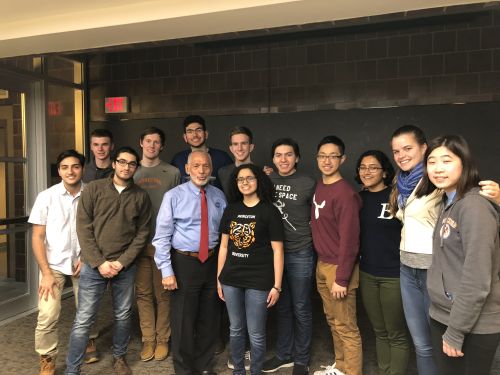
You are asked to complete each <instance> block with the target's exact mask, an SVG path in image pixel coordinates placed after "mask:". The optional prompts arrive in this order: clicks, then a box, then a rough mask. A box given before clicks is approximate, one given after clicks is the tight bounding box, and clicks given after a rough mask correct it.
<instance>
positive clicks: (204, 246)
mask: <svg viewBox="0 0 500 375" xmlns="http://www.w3.org/2000/svg"><path fill="white" fill-rule="evenodd" d="M200 199H201V227H200V249H199V252H198V259H199V260H200V262H201V263H205V261H206V260H207V259H208V207H207V196H206V195H205V190H204V189H201V190H200Z"/></svg>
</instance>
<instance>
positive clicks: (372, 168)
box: [358, 165, 384, 173]
mask: <svg viewBox="0 0 500 375" xmlns="http://www.w3.org/2000/svg"><path fill="white" fill-rule="evenodd" d="M379 169H384V168H382V167H376V166H374V165H369V166H368V167H366V166H364V165H362V166H361V167H358V171H360V172H366V171H368V172H370V173H375V172H377V171H378V170H379Z"/></svg>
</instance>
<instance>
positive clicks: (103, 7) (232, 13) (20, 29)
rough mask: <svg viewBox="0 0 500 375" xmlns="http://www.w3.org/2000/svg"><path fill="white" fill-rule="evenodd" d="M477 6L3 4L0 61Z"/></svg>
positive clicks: (200, 0)
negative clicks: (0, 59) (452, 7)
mask: <svg viewBox="0 0 500 375" xmlns="http://www.w3.org/2000/svg"><path fill="white" fill-rule="evenodd" d="M483 2H486V1H474V0H462V1H460V0H397V1H395V0H380V1H373V0H210V1H207V0H105V1H102V0H85V1H71V0H44V1H40V0H2V1H1V2H0V14H1V15H2V22H1V23H0V57H11V56H22V55H31V54H42V53H51V52H67V51H77V50H85V49H95V48H101V47H109V46H117V45H127V44H131V43H143V42H151V41H163V40H172V39H179V38H190V37H197V36H203V35H214V34H224V33H230V32H238V31H245V30H258V29H267V28H272V27H283V26H288V25H304V24H310V23H316V22H325V21H336V20H344V19H350V18H358V17H366V16H374V15H380V14H388V13H397V12H405V11H410V10H418V9H427V8H436V7H447V6H452V5H460V4H471V3H483Z"/></svg>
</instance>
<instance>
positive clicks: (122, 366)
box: [113, 357, 132, 375]
mask: <svg viewBox="0 0 500 375" xmlns="http://www.w3.org/2000/svg"><path fill="white" fill-rule="evenodd" d="M113 368H114V369H115V374H116V375H132V370H131V369H130V367H128V364H127V361H125V357H119V358H114V359H113Z"/></svg>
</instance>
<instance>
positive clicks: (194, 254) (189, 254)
mask: <svg viewBox="0 0 500 375" xmlns="http://www.w3.org/2000/svg"><path fill="white" fill-rule="evenodd" d="M173 250H174V251H175V252H176V253H178V254H181V255H185V256H187V257H193V258H198V252H197V251H184V250H177V249H173ZM214 254H215V251H214V249H210V250H208V258H210V257H211V256H212V255H214ZM208 258H207V259H208Z"/></svg>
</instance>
